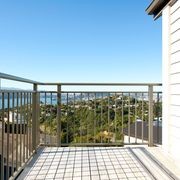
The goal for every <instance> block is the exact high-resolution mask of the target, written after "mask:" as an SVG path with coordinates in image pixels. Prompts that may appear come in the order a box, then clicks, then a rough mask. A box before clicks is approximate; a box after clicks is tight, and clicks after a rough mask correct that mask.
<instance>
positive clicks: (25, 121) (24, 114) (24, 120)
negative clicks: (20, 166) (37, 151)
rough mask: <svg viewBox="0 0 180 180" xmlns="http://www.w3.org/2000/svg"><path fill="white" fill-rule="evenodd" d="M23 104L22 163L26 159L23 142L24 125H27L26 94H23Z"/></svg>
mask: <svg viewBox="0 0 180 180" xmlns="http://www.w3.org/2000/svg"><path fill="white" fill-rule="evenodd" d="M23 100H24V104H23V141H24V142H23V163H24V162H25V158H26V150H25V147H26V142H25V140H26V139H25V137H26V136H25V135H26V123H27V117H26V93H25V92H24V98H23Z"/></svg>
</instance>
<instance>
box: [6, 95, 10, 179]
mask: <svg viewBox="0 0 180 180" xmlns="http://www.w3.org/2000/svg"><path fill="white" fill-rule="evenodd" d="M7 96H8V101H7V123H6V127H7V128H6V130H7V156H6V174H7V176H6V177H7V178H9V146H10V145H9V143H10V142H9V140H10V138H9V133H10V123H9V103H10V94H9V93H7Z"/></svg>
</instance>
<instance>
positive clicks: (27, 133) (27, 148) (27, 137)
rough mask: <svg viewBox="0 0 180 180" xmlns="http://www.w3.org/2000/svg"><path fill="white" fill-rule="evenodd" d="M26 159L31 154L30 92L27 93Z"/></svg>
mask: <svg viewBox="0 0 180 180" xmlns="http://www.w3.org/2000/svg"><path fill="white" fill-rule="evenodd" d="M26 117H27V118H26V159H28V157H29V156H28V154H29V93H28V92H27V95H26Z"/></svg>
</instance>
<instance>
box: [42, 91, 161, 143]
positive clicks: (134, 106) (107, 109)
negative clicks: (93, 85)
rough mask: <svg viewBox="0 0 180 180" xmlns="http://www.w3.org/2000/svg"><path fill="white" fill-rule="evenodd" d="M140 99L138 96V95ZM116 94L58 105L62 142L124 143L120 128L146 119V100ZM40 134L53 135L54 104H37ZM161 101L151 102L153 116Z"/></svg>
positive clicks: (159, 107) (54, 133)
mask: <svg viewBox="0 0 180 180" xmlns="http://www.w3.org/2000/svg"><path fill="white" fill-rule="evenodd" d="M139 99H140V98H139ZM139 99H138V98H134V97H132V96H130V97H129V96H125V95H124V96H123V99H122V97H121V96H119V95H116V96H115V95H113V96H109V97H108V96H106V97H104V98H103V99H101V98H96V99H95V98H90V99H89V100H87V99H84V100H81V101H80V100H76V101H73V100H69V102H68V104H67V103H63V104H62V105H61V134H60V136H61V142H62V143H67V144H69V143H71V144H73V143H114V142H117V143H118V142H119V143H122V142H123V133H122V130H123V129H124V128H126V127H127V125H128V123H130V124H132V123H134V122H135V121H136V119H142V120H143V121H148V101H147V100H144V101H142V100H139ZM40 109H41V113H40V129H41V133H44V134H47V135H50V136H56V134H57V118H56V116H57V105H45V104H41V105H40ZM161 109H162V107H161V103H160V102H154V117H160V116H161Z"/></svg>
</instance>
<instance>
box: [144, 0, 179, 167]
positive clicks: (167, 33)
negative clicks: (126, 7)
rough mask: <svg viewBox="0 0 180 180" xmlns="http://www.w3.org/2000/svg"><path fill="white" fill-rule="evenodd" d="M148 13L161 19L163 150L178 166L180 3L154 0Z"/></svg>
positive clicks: (169, 0)
mask: <svg viewBox="0 0 180 180" xmlns="http://www.w3.org/2000/svg"><path fill="white" fill-rule="evenodd" d="M146 11H147V13H148V14H149V15H153V16H154V19H157V18H158V17H160V16H162V44H163V46H162V47H163V49H162V54H163V63H162V64H163V128H162V131H163V132H162V133H163V134H162V136H163V137H162V138H163V139H162V144H163V146H162V147H163V149H164V150H165V151H166V152H167V153H169V154H170V155H171V156H172V157H173V159H174V160H175V162H176V163H177V164H178V165H179V164H180V153H179V149H180V0H164V1H162V0H153V1H152V3H151V4H150V5H149V7H148V8H147V10H146Z"/></svg>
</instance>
